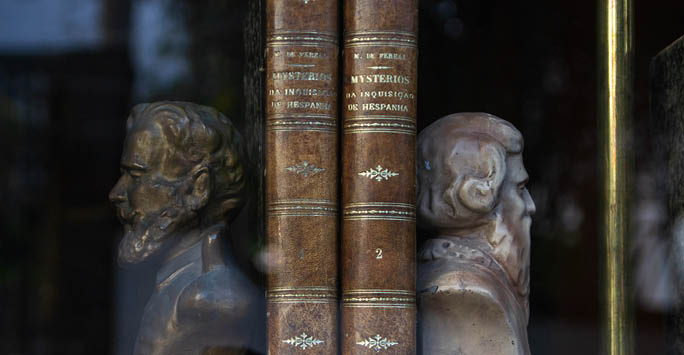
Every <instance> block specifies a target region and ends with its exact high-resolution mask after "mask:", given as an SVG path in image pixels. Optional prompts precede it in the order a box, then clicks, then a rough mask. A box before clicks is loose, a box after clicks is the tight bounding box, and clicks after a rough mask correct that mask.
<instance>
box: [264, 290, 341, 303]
mask: <svg viewBox="0 0 684 355" xmlns="http://www.w3.org/2000/svg"><path fill="white" fill-rule="evenodd" d="M266 299H267V301H268V302H269V303H337V291H336V290H335V289H334V288H332V287H325V286H304V287H273V288H270V289H269V290H268V291H267V292H266Z"/></svg>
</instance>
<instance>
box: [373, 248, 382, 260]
mask: <svg viewBox="0 0 684 355" xmlns="http://www.w3.org/2000/svg"><path fill="white" fill-rule="evenodd" d="M375 254H376V255H375V258H376V259H382V249H380V248H377V249H375Z"/></svg>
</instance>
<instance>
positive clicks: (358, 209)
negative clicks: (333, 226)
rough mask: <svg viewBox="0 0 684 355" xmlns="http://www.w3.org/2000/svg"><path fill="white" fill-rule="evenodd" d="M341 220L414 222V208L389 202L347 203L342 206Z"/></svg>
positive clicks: (405, 204) (409, 205)
mask: <svg viewBox="0 0 684 355" xmlns="http://www.w3.org/2000/svg"><path fill="white" fill-rule="evenodd" d="M342 219H343V220H346V221H353V220H388V221H408V222H413V221H415V220H416V207H415V206H413V205H411V204H407V203H391V202H359V203H349V204H345V205H344V206H343V209H342Z"/></svg>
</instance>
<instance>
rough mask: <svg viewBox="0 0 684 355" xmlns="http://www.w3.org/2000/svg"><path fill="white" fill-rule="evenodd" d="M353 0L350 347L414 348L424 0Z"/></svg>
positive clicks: (348, 137) (349, 47) (347, 124)
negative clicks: (419, 35) (420, 6)
mask: <svg viewBox="0 0 684 355" xmlns="http://www.w3.org/2000/svg"><path fill="white" fill-rule="evenodd" d="M344 5H345V7H344V51H343V90H342V97H343V99H342V100H343V101H342V119H343V121H342V131H343V134H342V261H341V262H342V271H341V273H342V308H341V313H342V321H341V343H342V345H341V348H342V354H369V353H375V352H387V353H392V354H413V353H415V351H416V343H415V339H416V306H415V304H416V302H415V295H416V292H415V282H416V279H415V276H416V262H415V258H416V256H415V254H416V250H415V243H416V242H415V219H416V218H415V216H416V214H415V191H416V190H415V187H416V186H415V185H416V183H415V181H416V167H415V142H416V80H417V75H416V74H417V52H418V51H417V30H418V1H417V0H397V1H388V0H349V1H345V3H344Z"/></svg>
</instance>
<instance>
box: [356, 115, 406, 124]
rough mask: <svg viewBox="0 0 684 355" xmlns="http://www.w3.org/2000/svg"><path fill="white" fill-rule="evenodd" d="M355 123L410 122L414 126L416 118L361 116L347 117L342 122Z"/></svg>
mask: <svg viewBox="0 0 684 355" xmlns="http://www.w3.org/2000/svg"><path fill="white" fill-rule="evenodd" d="M356 121H362V122H363V121H397V122H410V123H413V124H414V125H415V123H416V118H415V117H409V116H391V115H362V116H348V117H347V118H345V120H344V122H356Z"/></svg>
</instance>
